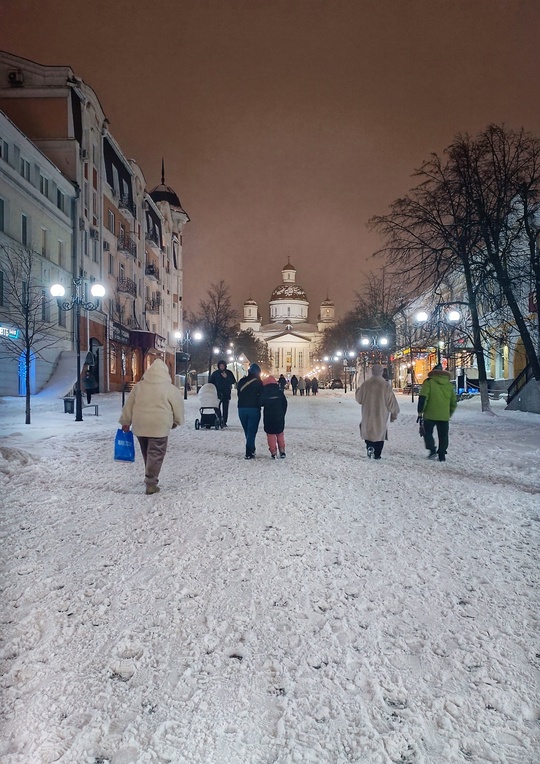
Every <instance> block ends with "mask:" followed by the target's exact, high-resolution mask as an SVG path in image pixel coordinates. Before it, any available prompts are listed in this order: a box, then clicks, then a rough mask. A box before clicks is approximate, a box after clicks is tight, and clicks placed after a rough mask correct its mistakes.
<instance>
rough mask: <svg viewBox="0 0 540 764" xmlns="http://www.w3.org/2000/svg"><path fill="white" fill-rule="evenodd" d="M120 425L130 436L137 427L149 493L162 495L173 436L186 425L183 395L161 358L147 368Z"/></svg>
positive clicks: (128, 401) (132, 394)
mask: <svg viewBox="0 0 540 764" xmlns="http://www.w3.org/2000/svg"><path fill="white" fill-rule="evenodd" d="M119 422H120V424H121V425H122V430H123V431H124V432H129V428H130V426H131V425H133V432H134V434H135V435H136V436H137V440H138V441H139V445H140V447H141V453H142V457H143V461H144V482H145V483H146V493H147V494H152V493H158V491H159V486H158V481H159V473H160V471H161V467H162V465H163V460H164V458H165V454H166V453H167V442H168V438H169V432H170V430H171V429H174V428H175V427H177V426H178V425H180V424H183V422H184V400H183V398H182V394H181V392H180V390H179V389H178V388H177V387H176V386H175V385H173V383H172V382H171V374H170V372H169V368H168V366H167V364H166V363H164V362H163V361H162V360H161V359H160V358H156V360H155V361H154V363H153V364H152V365H151V366H149V367H148V368H147V370H146V371H145V372H144V374H143V376H142V379H141V381H140V382H137V384H136V385H135V387H134V388H133V390H132V391H131V392H130V394H129V397H128V399H127V401H126V403H125V405H124V407H123V409H122V414H121V416H120V419H119Z"/></svg>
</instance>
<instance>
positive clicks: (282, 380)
mask: <svg viewBox="0 0 540 764" xmlns="http://www.w3.org/2000/svg"><path fill="white" fill-rule="evenodd" d="M278 385H279V389H280V390H281V392H282V393H284V392H285V388H286V387H287V380H286V378H285V377H284V376H283V374H280V375H279V379H278Z"/></svg>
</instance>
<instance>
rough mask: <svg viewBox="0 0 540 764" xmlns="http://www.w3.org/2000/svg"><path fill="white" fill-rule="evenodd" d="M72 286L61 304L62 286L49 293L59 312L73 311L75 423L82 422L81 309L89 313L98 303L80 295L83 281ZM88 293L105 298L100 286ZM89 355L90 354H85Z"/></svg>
mask: <svg viewBox="0 0 540 764" xmlns="http://www.w3.org/2000/svg"><path fill="white" fill-rule="evenodd" d="M73 286H74V287H75V292H74V294H73V295H72V297H71V300H70V301H69V302H67V301H66V302H61V298H62V297H63V296H64V295H65V293H66V290H65V288H64V287H63V286H62V284H53V285H52V287H51V289H50V291H51V295H52V296H53V297H56V298H57V299H58V307H59V309H60V310H65V311H68V310H73V311H74V315H75V327H74V328H75V349H76V353H77V375H76V377H75V380H76V382H75V421H76V422H82V420H83V415H82V409H83V406H82V390H81V308H82V309H83V310H86V311H88V312H89V313H90V312H91V311H93V310H98V309H99V307H100V305H99V302H89V301H88V300H85V299H84V297H83V294H82V291H83V289H82V287H83V279H82V278H76V279H73ZM90 292H91V294H92V296H93V297H95V298H96V300H99V299H100V298H101V297H104V296H105V287H104V286H103V285H102V284H93V285H92V287H91V289H90ZM88 355H91V354H90V353H88V354H87V357H88Z"/></svg>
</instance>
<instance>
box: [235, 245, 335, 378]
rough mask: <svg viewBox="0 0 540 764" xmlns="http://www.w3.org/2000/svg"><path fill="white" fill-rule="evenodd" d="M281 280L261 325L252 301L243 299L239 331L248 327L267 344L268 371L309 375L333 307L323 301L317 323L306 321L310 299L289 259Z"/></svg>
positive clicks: (329, 322)
mask: <svg viewBox="0 0 540 764" xmlns="http://www.w3.org/2000/svg"><path fill="white" fill-rule="evenodd" d="M281 275H282V283H281V284H280V285H279V286H277V287H276V288H275V289H274V291H273V292H272V295H271V297H270V303H269V313H270V323H268V324H263V323H262V321H261V317H260V315H259V306H258V304H257V303H256V302H255V300H252V299H249V300H246V302H245V303H244V306H243V320H242V321H241V323H240V330H241V331H245V330H248V329H251V330H252V332H253V334H254V335H255V337H256V338H257V339H258V340H262V341H263V342H265V343H266V345H267V347H268V353H269V356H270V361H271V368H270V372H271V373H272V374H273V375H274V376H275V377H278V376H279V375H280V374H283V375H284V376H285V377H287V379H289V378H290V377H291V376H292V375H293V374H296V376H297V377H299V376H302V377H305V376H306V374H310V373H311V372H312V370H313V367H314V360H315V358H316V357H317V348H318V345H319V342H320V340H321V338H322V334H323V332H324V331H325V329H328V328H329V327H331V326H334V325H335V323H336V319H335V306H334V303H333V302H332V300H329V299H328V298H327V299H326V300H323V302H322V303H321V306H320V313H319V316H318V320H317V323H316V324H310V323H309V302H308V298H307V295H306V293H305V291H304V290H303V289H302V287H301V286H300V285H299V284H297V283H296V268H295V267H294V265H291V262H290V260H289V261H288V262H287V264H286V265H284V266H283V268H282V271H281Z"/></svg>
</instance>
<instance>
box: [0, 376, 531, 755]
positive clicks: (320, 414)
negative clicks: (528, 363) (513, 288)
mask: <svg viewBox="0 0 540 764" xmlns="http://www.w3.org/2000/svg"><path fill="white" fill-rule="evenodd" d="M397 398H398V402H399V405H400V407H401V414H400V415H399V417H398V420H397V421H396V422H395V423H393V424H391V425H390V426H389V440H388V442H387V443H386V445H385V447H384V451H383V455H382V460H381V461H372V460H368V459H367V458H366V455H365V447H364V444H363V442H362V441H361V440H360V436H359V431H358V424H359V422H360V419H361V407H360V406H359V405H358V404H357V403H356V402H355V400H354V397H353V394H352V393H347V394H344V392H343V391H342V390H335V391H330V390H324V391H322V393H321V394H320V395H319V396H317V397H302V398H301V397H299V396H297V397H294V398H293V397H292V396H291V395H290V393H288V394H287V400H288V404H289V408H288V412H287V417H286V427H285V438H286V443H287V457H286V459H284V460H277V461H273V460H272V459H271V458H270V455H269V452H268V450H267V446H266V438H265V436H264V433H263V430H262V423H261V426H260V428H259V434H258V436H257V456H256V459H254V460H253V461H245V460H244V458H243V455H244V438H243V432H242V429H241V427H240V423H239V420H238V417H237V412H236V398H235V397H233V401H232V403H231V414H230V419H229V427H228V428H227V429H225V430H223V431H221V430H220V431H215V430H201V431H196V430H195V429H194V421H195V418H196V417H197V416H198V403H197V398H196V396H190V397H189V399H188V401H187V402H186V423H185V425H184V426H183V427H181V428H179V429H177V430H174V431H173V432H172V433H171V437H170V439H169V449H168V453H167V456H166V459H165V465H164V468H163V471H162V474H161V479H160V486H161V493H159V494H157V495H155V496H145V495H144V482H143V478H144V469H143V464H142V459H141V455H140V452H139V450H138V447H137V456H136V460H135V463H134V464H124V463H119V462H115V461H113V442H114V436H115V433H116V429H117V424H116V422H117V420H118V417H119V414H120V408H121V401H120V395H119V394H110V395H98V396H96V397H95V398H94V399H93V400H92V403H94V402H95V403H97V404H98V405H99V414H100V415H99V417H95V416H93V415H92V414H88V413H87V412H88V409H85V411H84V422H75V421H74V416H73V415H69V414H64V413H63V409H62V401H60V400H58V399H47V398H45V399H44V400H43V401H41V402H39V401H38V400H37V399H36V400H35V401H33V409H32V425H30V426H27V425H25V424H24V401H22V400H18V399H3V400H1V399H0V437H1V441H0V490H1V495H2V525H1V541H2V545H1V549H2V552H1V555H2V560H1V561H2V573H3V575H2V579H1V596H2V608H1V612H0V617H1V632H0V634H1V638H2V641H1V647H0V665H1V674H0V676H1V680H0V681H1V685H0V707H1V711H0V714H1V716H0V719H1V722H0V724H1V728H0V729H1V733H2V734H1V736H0V737H1V742H0V761H1V762H2V764H48V763H50V762H60V763H61V764H165V763H166V762H169V763H172V764H271V763H275V764H312V763H314V764H346V763H348V762H356V763H357V764H393V763H396V764H398V763H399V764H465V763H466V762H472V763H473V764H480V763H483V762H496V763H497V764H536V763H537V762H538V760H539V753H538V752H539V750H540V690H539V688H540V682H539V669H540V635H539V629H538V627H539V620H540V602H539V595H538V592H539V579H540V575H539V573H540V565H539V554H538V553H539V547H540V544H539V532H540V415H535V414H525V413H522V412H506V411H505V410H504V402H503V401H496V402H494V403H493V411H494V413H495V414H496V416H493V417H490V416H488V415H486V414H482V413H481V412H480V402H479V400H468V401H464V402H462V403H460V404H458V409H457V412H456V414H455V416H454V418H453V419H452V422H451V426H450V448H449V452H448V457H447V459H448V461H447V462H446V463H439V462H431V461H428V460H427V459H426V454H427V452H426V451H425V450H424V448H423V442H422V439H421V438H420V437H419V435H418V425H417V424H416V402H415V404H414V405H413V403H411V401H410V398H409V397H405V396H403V395H397Z"/></svg>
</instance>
